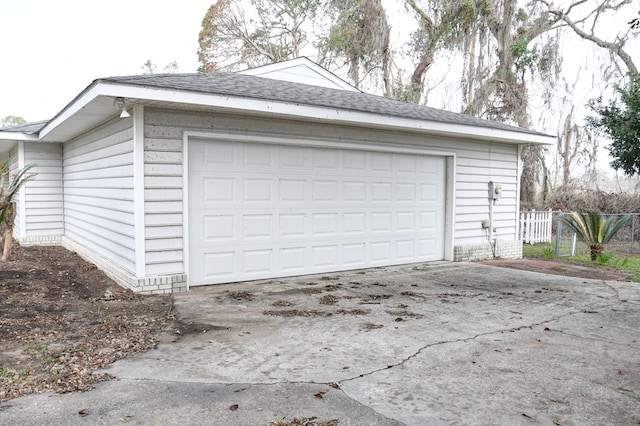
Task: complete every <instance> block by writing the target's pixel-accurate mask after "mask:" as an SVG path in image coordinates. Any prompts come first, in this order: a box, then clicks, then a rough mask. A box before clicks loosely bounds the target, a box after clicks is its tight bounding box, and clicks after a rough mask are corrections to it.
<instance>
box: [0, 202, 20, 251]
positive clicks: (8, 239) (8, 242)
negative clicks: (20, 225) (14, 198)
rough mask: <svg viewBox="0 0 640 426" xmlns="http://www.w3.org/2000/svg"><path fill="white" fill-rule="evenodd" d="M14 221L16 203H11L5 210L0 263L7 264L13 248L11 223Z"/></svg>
mask: <svg viewBox="0 0 640 426" xmlns="http://www.w3.org/2000/svg"><path fill="white" fill-rule="evenodd" d="M15 219H16V203H11V205H10V206H9V209H8V210H7V213H6V216H5V217H4V220H5V231H4V241H3V246H2V259H0V260H2V262H7V261H8V260H9V257H10V256H11V248H12V246H13V222H14V221H15Z"/></svg>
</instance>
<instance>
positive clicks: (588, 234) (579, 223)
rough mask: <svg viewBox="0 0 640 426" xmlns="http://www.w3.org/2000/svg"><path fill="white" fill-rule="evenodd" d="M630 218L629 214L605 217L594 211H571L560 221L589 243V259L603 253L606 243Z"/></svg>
mask: <svg viewBox="0 0 640 426" xmlns="http://www.w3.org/2000/svg"><path fill="white" fill-rule="evenodd" d="M630 219H631V215H625V216H620V217H616V216H609V217H605V216H602V215H600V214H598V213H596V212H593V211H590V212H584V213H578V212H571V213H568V214H567V215H565V216H562V218H561V220H562V223H563V224H565V225H567V226H568V227H569V229H571V230H572V231H573V232H575V233H576V235H577V236H578V238H580V239H581V240H582V241H584V242H585V243H587V244H588V245H589V249H590V250H591V261H592V262H595V260H596V259H597V258H598V256H600V255H602V253H604V245H605V244H607V243H608V242H609V241H610V240H611V239H612V238H613V237H614V236H615V235H616V234H617V233H618V231H620V229H621V228H622V227H623V226H624V225H625V224H626V223H627V222H628V221H629V220H630Z"/></svg>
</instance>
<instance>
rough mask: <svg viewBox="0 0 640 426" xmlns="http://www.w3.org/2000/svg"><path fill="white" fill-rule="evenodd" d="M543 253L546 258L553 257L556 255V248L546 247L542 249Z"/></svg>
mask: <svg viewBox="0 0 640 426" xmlns="http://www.w3.org/2000/svg"><path fill="white" fill-rule="evenodd" d="M542 254H543V256H544V258H545V259H553V258H554V257H556V249H555V248H553V247H551V246H547V247H544V248H543V249H542Z"/></svg>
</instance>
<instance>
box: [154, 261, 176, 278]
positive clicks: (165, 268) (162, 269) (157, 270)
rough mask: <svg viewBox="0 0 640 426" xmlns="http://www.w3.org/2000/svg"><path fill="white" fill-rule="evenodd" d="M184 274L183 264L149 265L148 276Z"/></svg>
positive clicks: (161, 263)
mask: <svg viewBox="0 0 640 426" xmlns="http://www.w3.org/2000/svg"><path fill="white" fill-rule="evenodd" d="M182 273H184V263H183V262H174V263H169V262H160V263H150V264H147V275H149V276H154V275H170V274H182Z"/></svg>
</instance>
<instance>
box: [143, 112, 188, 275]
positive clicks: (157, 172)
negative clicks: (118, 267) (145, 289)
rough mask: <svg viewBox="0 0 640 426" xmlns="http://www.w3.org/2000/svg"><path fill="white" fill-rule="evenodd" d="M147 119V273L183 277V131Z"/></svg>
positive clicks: (145, 161) (145, 156)
mask: <svg viewBox="0 0 640 426" xmlns="http://www.w3.org/2000/svg"><path fill="white" fill-rule="evenodd" d="M145 112H146V109H145ZM147 117H148V116H147V115H146V114H145V138H144V174H145V178H144V187H145V189H144V198H145V203H144V208H145V220H144V222H145V232H144V235H145V248H146V254H145V263H146V271H147V275H151V276H153V275H165V274H173V273H183V272H184V251H183V235H182V233H183V222H184V217H183V203H182V201H183V189H182V188H183V184H184V182H183V178H182V158H183V156H182V155H183V154H182V131H181V130H175V129H166V128H165V127H163V126H162V125H159V124H158V123H155V124H154V123H153V122H152V124H149V123H148V122H147Z"/></svg>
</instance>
